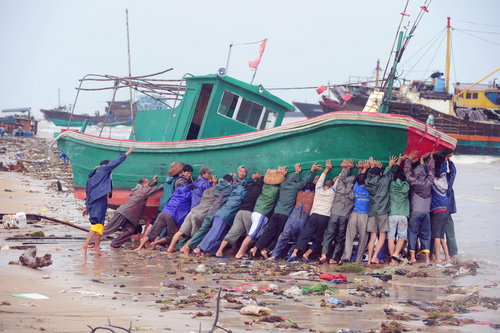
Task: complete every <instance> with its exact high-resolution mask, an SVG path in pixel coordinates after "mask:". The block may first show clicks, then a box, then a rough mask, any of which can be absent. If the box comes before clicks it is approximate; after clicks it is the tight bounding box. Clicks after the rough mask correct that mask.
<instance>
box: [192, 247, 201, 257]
mask: <svg viewBox="0 0 500 333" xmlns="http://www.w3.org/2000/svg"><path fill="white" fill-rule="evenodd" d="M193 254H194V255H195V256H197V257H199V256H200V255H201V250H200V248H198V247H197V248H196V249H194V250H193Z"/></svg>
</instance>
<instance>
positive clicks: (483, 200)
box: [455, 193, 500, 205]
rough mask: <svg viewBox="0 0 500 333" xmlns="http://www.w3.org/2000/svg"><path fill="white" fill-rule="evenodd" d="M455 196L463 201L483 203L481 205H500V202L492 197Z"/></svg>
mask: <svg viewBox="0 0 500 333" xmlns="http://www.w3.org/2000/svg"><path fill="white" fill-rule="evenodd" d="M455 196H456V197H457V199H463V200H469V201H474V202H481V203H487V204H497V205H500V200H498V199H496V198H491V197H477V196H473V195H468V194H458V195H457V194H456V193H455Z"/></svg>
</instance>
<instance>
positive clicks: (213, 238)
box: [198, 216, 230, 254]
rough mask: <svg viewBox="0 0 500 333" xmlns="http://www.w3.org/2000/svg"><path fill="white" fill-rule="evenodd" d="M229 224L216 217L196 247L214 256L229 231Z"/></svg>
mask: <svg viewBox="0 0 500 333" xmlns="http://www.w3.org/2000/svg"><path fill="white" fill-rule="evenodd" d="M229 227H230V226H229V224H228V223H226V222H225V221H224V219H223V218H221V217H219V216H216V217H214V219H213V222H212V228H210V230H209V231H208V232H207V234H206V235H205V237H203V240H202V241H201V242H200V244H199V245H198V247H199V248H200V250H201V251H202V252H204V253H212V254H215V253H216V252H217V250H218V249H219V247H220V243H221V242H222V240H223V239H224V236H226V234H227V232H228V231H229Z"/></svg>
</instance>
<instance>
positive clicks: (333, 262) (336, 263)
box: [328, 259, 339, 265]
mask: <svg viewBox="0 0 500 333" xmlns="http://www.w3.org/2000/svg"><path fill="white" fill-rule="evenodd" d="M328 263H329V264H330V265H338V264H339V262H338V261H337V260H335V259H330V261H329V262H328Z"/></svg>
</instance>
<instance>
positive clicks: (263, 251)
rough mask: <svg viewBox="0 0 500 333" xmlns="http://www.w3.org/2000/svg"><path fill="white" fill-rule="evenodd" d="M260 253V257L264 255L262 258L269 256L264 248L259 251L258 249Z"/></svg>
mask: <svg viewBox="0 0 500 333" xmlns="http://www.w3.org/2000/svg"><path fill="white" fill-rule="evenodd" d="M260 255H261V256H262V257H264V259H267V257H269V255H268V253H267V250H266V249H264V250H261V251H260Z"/></svg>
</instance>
